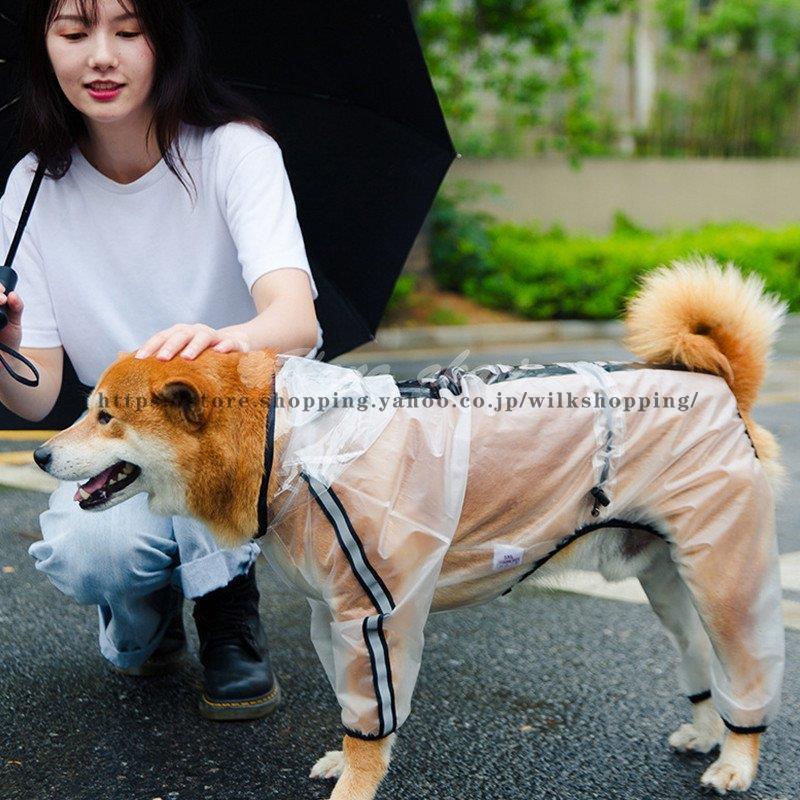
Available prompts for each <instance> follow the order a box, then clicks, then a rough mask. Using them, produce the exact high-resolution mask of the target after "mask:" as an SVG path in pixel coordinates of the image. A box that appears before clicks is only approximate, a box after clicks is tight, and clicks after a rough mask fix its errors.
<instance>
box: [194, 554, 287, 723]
mask: <svg viewBox="0 0 800 800" xmlns="http://www.w3.org/2000/svg"><path fill="white" fill-rule="evenodd" d="M258 598H259V594H258V587H257V586H256V571H255V564H254V565H253V566H252V567H251V568H250V571H249V572H248V573H247V574H246V575H240V576H239V577H237V578H234V579H233V580H232V581H231V582H230V583H229V584H228V585H227V586H224V587H222V588H221V589H216V590H215V591H213V592H209V593H208V594H207V595H204V596H203V597H199V598H198V599H197V601H196V602H195V606H194V620H195V623H196V624H197V633H198V635H199V637H200V662H201V663H202V665H203V693H202V695H201V696H200V714H201V715H202V716H204V717H206V719H217V720H240V719H256V718H257V717H263V716H265V715H266V714H269V712H270V711H272V710H273V709H275V708H276V707H277V706H278V704H279V703H280V700H281V690H280V686H279V685H278V680H277V678H276V677H275V675H274V674H273V672H272V665H271V664H270V660H269V650H268V649H267V634H266V631H265V630H264V628H263V627H262V625H261V621H260V619H259V617H258Z"/></svg>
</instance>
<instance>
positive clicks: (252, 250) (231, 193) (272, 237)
mask: <svg viewBox="0 0 800 800" xmlns="http://www.w3.org/2000/svg"><path fill="white" fill-rule="evenodd" d="M227 160H228V159H227V158H223V159H222V162H221V165H222V171H223V180H226V184H225V193H224V211H225V216H226V219H227V223H228V227H229V229H230V232H231V236H232V238H233V241H234V243H235V245H236V249H237V253H238V257H239V262H240V263H241V265H242V277H243V278H244V280H245V283H246V284H247V289H248V291H252V288H253V284H254V283H255V282H256V280H257V279H258V278H260V277H261V276H262V275H264V274H265V273H267V272H271V271H273V270H277V269H284V268H287V267H290V268H291V267H294V268H298V269H302V270H304V271H305V272H306V273H307V274H308V279H309V283H310V286H311V295H312V297H313V298H314V299H316V298H317V296H318V293H317V287H316V284H315V282H314V278H313V276H312V275H311V268H310V266H309V263H308V257H307V255H306V249H305V244H304V242H303V236H302V233H301V231H300V224H299V222H298V221H297V211H296V207H295V202H294V195H293V194H292V188H291V185H290V183H289V176H288V175H287V173H286V168H285V166H284V163H283V155H282V154H281V150H280V148H279V147H278V145H277V143H276V142H275V141H274V140H273V139H267V138H266V137H265V138H263V139H261V142H260V143H259V144H258V145H256V146H255V147H254V148H252V149H250V150H249V151H248V152H247V154H246V155H244V156H239V157H238V161H237V160H236V159H233V162H234V166H233V168H232V169H231V170H230V172H229V175H227V176H226V175H225V173H226V172H228V170H226V169H225V164H226V162H227Z"/></svg>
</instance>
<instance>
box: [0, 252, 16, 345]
mask: <svg viewBox="0 0 800 800" xmlns="http://www.w3.org/2000/svg"><path fill="white" fill-rule="evenodd" d="M0 285H2V286H3V291H4V292H5V293H6V296H8V295H10V294H11V292H13V291H14V288H15V287H16V285H17V273H16V272H14V270H13V269H12V268H11V267H9V266H3V267H0ZM7 324H8V314H6V310H5V308H0V331H1V330H3V328H5V326H6V325H7Z"/></svg>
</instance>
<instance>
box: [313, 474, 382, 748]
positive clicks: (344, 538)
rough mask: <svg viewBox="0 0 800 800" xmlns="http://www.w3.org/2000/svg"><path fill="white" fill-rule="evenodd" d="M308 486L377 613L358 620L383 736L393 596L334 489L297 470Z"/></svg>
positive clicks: (380, 734) (380, 731) (380, 733)
mask: <svg viewBox="0 0 800 800" xmlns="http://www.w3.org/2000/svg"><path fill="white" fill-rule="evenodd" d="M300 476H301V477H302V478H303V480H305V481H306V483H308V487H309V490H310V491H311V494H312V495H313V496H314V498H315V500H316V501H317V502H318V503H319V505H320V508H321V509H322V511H323V513H324V514H325V516H326V517H327V518H328V520H329V521H330V523H331V525H332V526H333V529H334V531H335V533H336V538H337V539H338V541H339V544H340V546H341V548H342V550H343V551H344V553H345V555H346V556H347V560H348V561H349V562H350V566H351V567H352V569H353V573H354V575H355V576H356V578H357V579H358V582H359V583H360V584H361V586H362V588H363V589H364V591H365V592H366V593H367V595H368V596H369V598H370V600H371V601H372V604H373V605H374V606H375V610H376V611H377V612H378V613H377V614H375V615H373V616H370V617H365V618H364V621H363V623H362V626H361V628H362V633H363V635H364V642H365V643H366V645H367V652H368V653H369V659H370V665H371V667H372V683H373V686H374V687H375V700H376V702H377V706H378V725H379V736H387V735H388V734H390V733H391V732H392V731H394V730H395V728H396V727H397V712H396V710H395V700H394V687H393V685H392V670H391V666H390V663H389V647H388V646H387V644H386V637H385V635H384V632H383V620H384V618H385V617H386V616H388V615H389V614H391V612H392V610H393V609H394V600H393V599H392V595H391V593H390V592H389V590H388V588H387V587H386V585H385V584H384V582H383V581H382V580H381V578H380V576H379V575H378V573H377V572H376V571H375V569H374V568H373V567H372V565H371V564H370V563H369V561H368V560H367V556H366V553H365V552H364V547H363V545H362V544H361V540H360V539H359V538H358V535H357V534H356V532H355V530H353V526H352V524H351V522H350V519H349V518H348V516H347V512H345V510H344V507H343V506H342V503H341V501H340V500H339V498H338V497H337V496H336V493H335V492H334V491H333V489H332V488H331V487H329V486H325V485H324V484H323V483H321V482H320V481H318V480H317V479H316V478H314V477H313V476H311V475H309V474H308V473H306V472H301V473H300Z"/></svg>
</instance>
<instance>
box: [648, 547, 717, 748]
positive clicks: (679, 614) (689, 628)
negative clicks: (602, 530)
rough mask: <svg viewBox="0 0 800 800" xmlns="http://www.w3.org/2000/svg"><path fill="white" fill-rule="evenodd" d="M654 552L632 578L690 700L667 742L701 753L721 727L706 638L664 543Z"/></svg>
mask: <svg viewBox="0 0 800 800" xmlns="http://www.w3.org/2000/svg"><path fill="white" fill-rule="evenodd" d="M656 553H657V554H656V555H655V556H654V558H653V560H652V561H651V562H650V564H649V565H648V567H647V568H646V569H645V570H644V571H643V572H641V573H640V574H639V575H638V578H639V582H640V583H641V585H642V588H643V589H644V591H645V594H646V595H647V598H648V600H649V601H650V606H651V607H652V609H653V611H655V613H656V615H657V616H658V618H659V619H660V620H661V623H662V624H663V626H664V627H665V628H666V630H667V632H668V633H669V635H670V639H671V640H672V642H673V644H674V645H675V647H676V649H677V650H678V654H679V655H680V666H679V668H678V670H679V674H680V682H681V687H682V689H683V691H684V692H685V693H686V695H687V697H688V698H689V700H691V702H692V704H693V714H692V717H693V718H692V722H687V723H686V724H684V725H681V726H680V728H678V729H677V730H676V731H674V732H673V733H672V734H671V735H670V737H669V743H670V745H672V747H674V748H675V749H676V750H678V751H680V752H682V753H707V752H709V751H710V750H712V749H713V748H714V747H716V746H717V745H718V744H719V743H720V742H721V741H722V738H723V735H724V732H725V726H724V724H723V722H722V717H720V715H719V714H718V713H717V711H716V709H715V708H714V705H713V703H712V702H711V692H710V686H711V674H710V671H711V667H710V656H711V642H710V641H709V639H708V634H707V633H706V632H705V629H704V628H703V623H702V622H701V621H700V616H699V615H698V613H697V609H695V607H694V604H693V603H692V596H691V595H690V594H689V590H688V589H687V588H686V584H685V583H684V582H683V579H682V578H681V576H680V575H679V574H678V569H677V567H676V566H675V563H674V562H673V561H672V559H671V558H670V556H669V550H668V547H667V546H666V545H664V544H662V543H660V544H659V545H658V546H657V549H656Z"/></svg>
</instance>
